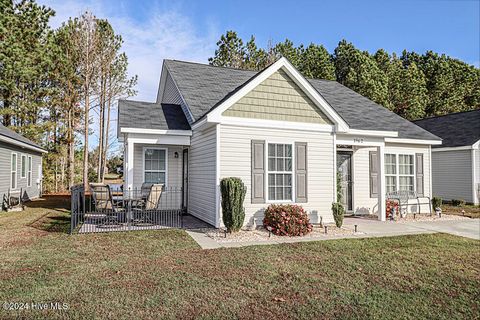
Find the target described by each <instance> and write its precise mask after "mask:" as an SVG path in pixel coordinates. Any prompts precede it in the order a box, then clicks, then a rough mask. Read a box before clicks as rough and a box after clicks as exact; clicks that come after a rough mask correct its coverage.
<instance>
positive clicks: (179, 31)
mask: <svg viewBox="0 0 480 320" xmlns="http://www.w3.org/2000/svg"><path fill="white" fill-rule="evenodd" d="M40 3H41V4H45V5H47V6H49V7H51V8H52V9H54V10H55V12H56V15H55V17H54V18H52V19H51V22H50V24H51V26H52V27H58V26H60V25H61V23H62V22H64V21H66V20H67V19H68V18H69V17H71V16H78V15H80V14H81V13H82V12H84V11H86V10H90V11H91V12H93V14H94V15H96V16H97V17H99V18H105V19H108V21H109V22H110V23H111V24H112V26H113V28H114V30H115V32H117V33H118V34H120V35H121V36H122V38H123V40H124V45H123V48H122V50H124V51H125V52H126V53H127V56H128V59H129V68H128V71H129V74H130V75H135V74H136V75H138V86H137V89H138V95H137V97H135V99H139V100H147V101H154V100H155V99H156V94H157V89H158V81H159V79H160V71H161V66H162V61H163V59H166V58H168V59H178V60H188V61H196V62H204V63H205V62H207V58H208V57H209V56H211V55H212V54H213V52H214V49H215V42H216V40H217V39H218V36H219V32H216V31H215V30H213V28H209V31H208V34H199V30H197V29H196V27H195V26H194V25H193V23H192V22H191V20H190V19H189V18H188V17H187V16H185V15H183V14H182V13H181V12H179V11H178V10H168V11H162V10H161V9H160V8H159V7H152V8H149V10H148V11H147V12H149V14H148V15H147V16H145V17H144V19H143V20H142V21H141V22H138V21H136V20H135V19H133V18H132V17H130V16H128V15H127V14H125V13H124V12H125V11H124V10H121V8H120V9H119V8H118V7H112V5H110V6H106V5H103V4H102V3H101V2H99V1H90V0H87V1H83V2H79V1H71V0H67V1H54V0H46V1H40ZM127 12H128V11H127Z"/></svg>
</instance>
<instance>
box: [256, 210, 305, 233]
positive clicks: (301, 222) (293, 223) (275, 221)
mask: <svg viewBox="0 0 480 320" xmlns="http://www.w3.org/2000/svg"><path fill="white" fill-rule="evenodd" d="M263 226H264V227H265V228H266V229H269V228H270V231H271V232H272V233H273V234H276V235H278V236H303V235H306V234H307V233H309V232H311V231H312V228H313V226H312V224H311V223H310V220H309V219H308V215H307V213H306V212H305V210H304V209H303V208H302V207H301V206H298V205H291V204H272V205H270V206H269V207H268V208H267V210H265V217H264V218H263Z"/></svg>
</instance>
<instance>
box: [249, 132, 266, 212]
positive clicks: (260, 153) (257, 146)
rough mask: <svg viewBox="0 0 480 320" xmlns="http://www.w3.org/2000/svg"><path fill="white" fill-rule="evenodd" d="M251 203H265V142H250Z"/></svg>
mask: <svg viewBox="0 0 480 320" xmlns="http://www.w3.org/2000/svg"><path fill="white" fill-rule="evenodd" d="M252 203H265V141H260V140H252Z"/></svg>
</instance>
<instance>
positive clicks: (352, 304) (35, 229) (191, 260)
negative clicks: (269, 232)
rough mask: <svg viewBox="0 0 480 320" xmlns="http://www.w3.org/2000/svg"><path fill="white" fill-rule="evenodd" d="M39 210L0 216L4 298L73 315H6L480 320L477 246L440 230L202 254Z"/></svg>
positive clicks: (158, 235)
mask: <svg viewBox="0 0 480 320" xmlns="http://www.w3.org/2000/svg"><path fill="white" fill-rule="evenodd" d="M34 204H35V206H36V207H35V208H29V209H27V210H26V211H24V212H21V213H2V214H0V257H1V260H0V288H1V290H0V302H2V303H3V302H22V303H24V302H28V303H30V302H35V303H41V302H60V303H67V304H68V305H69V309H68V310H67V311H38V310H27V311H22V312H12V311H5V310H1V311H0V318H12V317H15V316H23V317H45V318H51V317H53V318H55V317H57V318H62V317H63V318H65V317H66V316H68V317H71V318H94V317H99V318H101V317H104V318H107V317H108V318H113V319H116V318H186V319H188V318H197V317H199V318H216V319H221V318H238V317H240V318H250V319H254V318H282V319H291V318H305V319H306V318H315V319H320V318H361V319H363V318H378V319H380V318H382V319H383V318H411V319H418V318H444V319H451V318H465V319H473V318H479V314H480V301H479V299H478V297H479V296H480V242H479V241H475V240H469V239H465V238H460V237H454V236H449V235H438V234H437V235H419V236H404V237H395V238H376V239H353V240H335V241H319V242H308V243H297V244H284V245H271V246H253V247H246V248H238V249H218V250H201V249H200V248H199V247H198V246H197V244H196V243H195V242H194V241H193V240H192V239H190V238H189V236H188V235H187V234H186V233H185V232H183V231H177V230H164V231H140V232H129V233H111V234H99V235H94V234H90V235H74V236H70V235H68V234H66V233H65V230H67V229H68V219H67V218H68V211H67V210H66V209H63V208H62V206H64V205H65V204H63V205H62V204H60V203H58V202H51V201H50V202H37V203H34ZM46 207H55V209H48V208H46Z"/></svg>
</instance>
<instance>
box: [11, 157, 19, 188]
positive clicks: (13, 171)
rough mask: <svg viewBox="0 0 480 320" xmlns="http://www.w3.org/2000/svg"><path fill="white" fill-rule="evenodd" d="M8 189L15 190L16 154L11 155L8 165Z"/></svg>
mask: <svg viewBox="0 0 480 320" xmlns="http://www.w3.org/2000/svg"><path fill="white" fill-rule="evenodd" d="M10 188H11V189H17V154H16V153H12V158H11V163H10Z"/></svg>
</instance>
